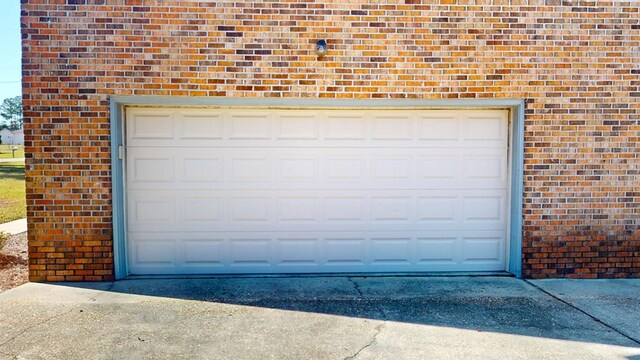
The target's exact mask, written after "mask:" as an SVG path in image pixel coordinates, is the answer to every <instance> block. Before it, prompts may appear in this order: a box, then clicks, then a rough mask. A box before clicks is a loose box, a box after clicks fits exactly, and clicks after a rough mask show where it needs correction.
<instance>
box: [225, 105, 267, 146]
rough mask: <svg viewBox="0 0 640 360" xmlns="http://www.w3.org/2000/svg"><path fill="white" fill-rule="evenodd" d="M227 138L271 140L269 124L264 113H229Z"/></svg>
mask: <svg viewBox="0 0 640 360" xmlns="http://www.w3.org/2000/svg"><path fill="white" fill-rule="evenodd" d="M229 117H230V123H231V125H230V128H231V133H230V136H229V138H230V139H236V140H266V139H269V138H271V123H270V121H269V116H268V115H267V114H265V113H258V112H251V113H231V114H230V115H229Z"/></svg>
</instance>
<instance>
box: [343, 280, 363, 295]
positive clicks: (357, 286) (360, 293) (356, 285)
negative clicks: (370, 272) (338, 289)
mask: <svg viewBox="0 0 640 360" xmlns="http://www.w3.org/2000/svg"><path fill="white" fill-rule="evenodd" d="M347 279H348V280H349V282H350V283H352V284H353V287H354V288H355V289H356V291H357V292H358V295H360V298H364V295H363V294H362V290H360V285H358V283H356V282H355V281H354V280H353V278H352V277H351V276H349V277H347Z"/></svg>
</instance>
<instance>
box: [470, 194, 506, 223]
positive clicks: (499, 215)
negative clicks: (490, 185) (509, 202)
mask: <svg viewBox="0 0 640 360" xmlns="http://www.w3.org/2000/svg"><path fill="white" fill-rule="evenodd" d="M503 201H504V199H503V198H502V197H500V196H478V197H471V196H470V197H466V198H465V199H464V201H463V204H464V205H463V208H464V220H465V221H474V222H497V221H502V219H503V216H504V211H503V205H502V204H503Z"/></svg>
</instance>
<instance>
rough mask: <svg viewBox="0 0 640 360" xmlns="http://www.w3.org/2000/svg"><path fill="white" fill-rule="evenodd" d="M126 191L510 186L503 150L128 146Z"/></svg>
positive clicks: (481, 187)
mask: <svg viewBox="0 0 640 360" xmlns="http://www.w3.org/2000/svg"><path fill="white" fill-rule="evenodd" d="M127 157H128V159H129V162H128V176H127V186H128V189H131V190H134V189H151V188H156V189H171V190H173V189H190V188H191V189H253V188H256V187H258V188H261V189H327V188H329V189H335V188H343V189H380V188H384V189H505V190H506V189H507V180H506V179H507V176H506V175H507V168H508V166H507V158H506V152H505V151H504V150H501V149H484V150H476V151H474V152H473V154H466V153H465V151H464V150H463V149H449V150H447V151H446V152H442V151H438V150H433V149H429V150H427V149H416V150H411V149H394V150H393V151H389V150H387V149H346V148H345V149H331V150H327V149H234V151H225V150H224V149H217V148H216V149H206V148H204V149H203V148H196V149H188V150H187V149H179V148H178V149H177V148H135V147H134V148H131V147H130V148H128V149H127Z"/></svg>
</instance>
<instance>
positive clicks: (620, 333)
mask: <svg viewBox="0 0 640 360" xmlns="http://www.w3.org/2000/svg"><path fill="white" fill-rule="evenodd" d="M522 281H524V282H525V283H527V284H529V285H530V286H531V287H533V288H534V289H537V290H538V291H540V292H542V293H544V294H546V295H548V296H550V297H551V298H553V299H555V300H558V301H560V302H561V303H563V304H565V305H567V306H569V307H570V308H572V309H574V310H577V311H578V312H580V313H582V314H584V315H586V316H588V317H590V318H591V320H593V321H595V322H597V323H598V324H600V325H602V326H604V327H606V328H608V329H611V330H612V331H613V332H615V333H617V334H619V335H621V336H623V337H625V338H627V339H629V340H631V341H633V342H634V343H636V344H638V345H640V340H639V339H636V338H634V337H633V336H631V335H628V334H626V333H625V332H624V331H622V330H620V329H618V328H616V327H615V326H613V325H609V324H607V323H606V322H605V321H604V320H602V319H600V318H598V317H596V316H595V315H592V314H590V313H588V312H587V311H586V310H583V309H581V308H579V307H577V306H576V305H574V304H572V303H570V302H569V301H566V300H563V299H562V298H560V297H558V296H556V295H554V294H553V293H551V292H549V291H547V290H545V289H543V288H541V287H540V286H538V285H536V284H534V283H532V282H530V281H528V280H526V279H522Z"/></svg>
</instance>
